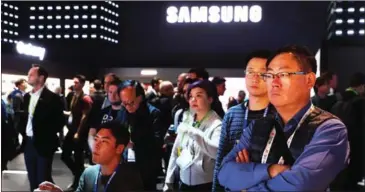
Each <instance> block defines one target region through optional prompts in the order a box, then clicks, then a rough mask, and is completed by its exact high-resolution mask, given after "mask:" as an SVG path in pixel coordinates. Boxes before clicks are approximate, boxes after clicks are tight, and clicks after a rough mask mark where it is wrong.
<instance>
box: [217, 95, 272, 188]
mask: <svg viewBox="0 0 365 192" xmlns="http://www.w3.org/2000/svg"><path fill="white" fill-rule="evenodd" d="M245 103H246V102H245ZM245 103H241V104H239V105H236V106H234V107H231V108H230V109H229V110H228V112H227V113H226V115H225V116H224V119H223V122H222V131H221V136H220V140H219V148H218V152H217V159H216V163H215V168H214V178H213V189H212V191H213V192H215V191H218V190H219V189H220V188H221V187H220V185H219V183H218V180H217V176H218V172H219V168H220V166H221V163H222V160H223V158H224V157H225V156H226V155H227V154H228V153H229V152H230V151H231V150H232V148H233V147H234V145H235V144H236V142H237V141H239V139H240V138H241V135H242V132H243V129H244V127H243V126H244V120H245V111H246V105H245ZM272 108H273V107H270V109H272ZM264 112H265V109H263V110H259V111H249V112H248V118H247V120H248V122H247V126H248V125H249V124H250V122H251V121H252V120H255V119H260V118H262V117H263V115H264ZM269 113H271V110H270V112H269Z"/></svg>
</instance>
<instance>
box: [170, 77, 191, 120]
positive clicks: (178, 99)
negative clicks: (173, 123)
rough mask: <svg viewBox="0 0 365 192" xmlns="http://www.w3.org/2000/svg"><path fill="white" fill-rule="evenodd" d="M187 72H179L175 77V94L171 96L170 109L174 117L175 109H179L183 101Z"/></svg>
mask: <svg viewBox="0 0 365 192" xmlns="http://www.w3.org/2000/svg"><path fill="white" fill-rule="evenodd" d="M187 76H188V74H187V73H181V74H180V75H179V76H178V78H177V86H176V87H175V90H174V92H175V95H174V98H173V109H172V116H173V117H174V115H175V113H176V111H177V110H179V109H180V108H181V107H180V106H181V105H183V103H184V102H185V98H184V93H183V92H184V90H183V89H184V82H185V81H186V79H187Z"/></svg>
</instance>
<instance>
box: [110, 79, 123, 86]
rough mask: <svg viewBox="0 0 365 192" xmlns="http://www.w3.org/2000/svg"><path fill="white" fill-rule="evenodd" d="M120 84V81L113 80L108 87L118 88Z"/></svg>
mask: <svg viewBox="0 0 365 192" xmlns="http://www.w3.org/2000/svg"><path fill="white" fill-rule="evenodd" d="M121 83H122V81H121V80H120V79H119V78H116V79H114V80H113V81H112V82H110V85H115V86H117V87H119V85H120V84H121Z"/></svg>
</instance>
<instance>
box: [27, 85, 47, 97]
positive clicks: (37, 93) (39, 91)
mask: <svg viewBox="0 0 365 192" xmlns="http://www.w3.org/2000/svg"><path fill="white" fill-rule="evenodd" d="M43 89H44V85H43V86H42V87H41V88H40V89H38V91H36V92H34V93H33V91H31V92H29V94H30V95H41V93H42V91H43Z"/></svg>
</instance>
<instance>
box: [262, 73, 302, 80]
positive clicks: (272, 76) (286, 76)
mask: <svg viewBox="0 0 365 192" xmlns="http://www.w3.org/2000/svg"><path fill="white" fill-rule="evenodd" d="M306 74H308V73H307V72H303V71H298V72H280V73H276V74H274V73H264V74H263V75H262V77H263V78H264V80H265V81H268V80H269V81H272V80H273V79H275V78H276V77H277V78H278V79H280V80H288V79H289V78H290V76H292V75H306Z"/></svg>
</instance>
